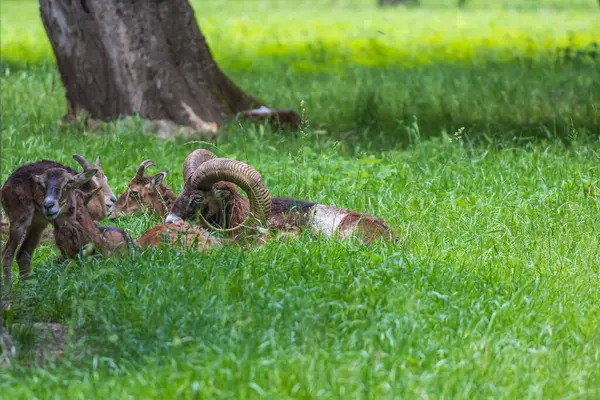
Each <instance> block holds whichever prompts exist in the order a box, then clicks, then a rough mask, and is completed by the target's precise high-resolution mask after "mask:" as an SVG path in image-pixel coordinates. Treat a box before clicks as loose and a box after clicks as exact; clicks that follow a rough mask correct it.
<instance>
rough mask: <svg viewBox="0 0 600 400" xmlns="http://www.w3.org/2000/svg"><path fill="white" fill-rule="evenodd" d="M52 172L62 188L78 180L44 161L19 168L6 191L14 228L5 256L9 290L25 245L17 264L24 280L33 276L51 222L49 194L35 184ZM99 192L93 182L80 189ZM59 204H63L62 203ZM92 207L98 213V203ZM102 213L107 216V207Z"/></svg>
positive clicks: (5, 204)
mask: <svg viewBox="0 0 600 400" xmlns="http://www.w3.org/2000/svg"><path fill="white" fill-rule="evenodd" d="M50 171H53V174H54V175H55V176H54V177H53V178H52V179H53V182H58V184H64V182H66V181H67V180H69V179H73V178H74V177H75V176H77V172H76V171H75V170H73V169H72V168H69V167H66V166H64V165H62V164H59V163H57V162H54V161H48V160H42V161H38V162H36V163H31V164H25V165H23V166H21V167H19V168H17V169H16V170H15V171H14V172H13V173H12V175H10V176H9V177H8V179H7V180H6V182H5V183H4V186H3V187H2V196H1V197H2V206H3V208H4V211H5V212H6V214H7V216H8V220H9V225H10V227H9V233H8V240H7V241H6V244H5V246H4V250H3V253H2V264H3V268H4V282H5V283H6V285H7V286H8V287H10V283H11V280H12V261H13V257H14V255H15V251H16V250H17V247H19V244H21V242H22V244H21V246H20V248H19V251H18V253H17V263H18V264H19V275H20V276H21V278H22V279H24V278H26V277H27V276H29V273H30V266H31V257H32V255H33V252H34V250H35V248H36V247H37V245H38V243H39V241H40V238H41V236H42V233H43V231H44V229H45V228H46V226H48V223H49V221H48V219H47V218H46V216H45V214H44V211H43V202H44V198H45V191H44V190H43V189H42V187H41V186H40V184H39V183H37V182H36V181H35V179H38V178H35V177H36V176H37V177H43V176H48V175H47V174H48V173H50ZM39 179H45V178H39ZM97 188H98V186H97V185H96V184H95V183H93V182H91V181H89V180H88V181H86V182H85V183H83V184H82V185H81V186H80V189H81V190H82V191H84V192H92V191H94V190H96V189H97ZM65 194H66V193H65V192H63V193H62V195H65ZM62 195H61V196H62ZM56 200H57V201H58V202H59V203H60V199H56ZM90 204H91V208H92V210H94V211H97V209H96V208H94V207H95V206H94V203H93V202H90ZM101 209H102V210H103V212H106V207H105V206H104V205H102V207H101ZM92 210H90V211H92Z"/></svg>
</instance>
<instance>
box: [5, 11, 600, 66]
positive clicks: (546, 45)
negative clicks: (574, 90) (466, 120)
mask: <svg viewBox="0 0 600 400" xmlns="http://www.w3.org/2000/svg"><path fill="white" fill-rule="evenodd" d="M373 3H375V2H373ZM36 4H37V3H36V2H25V4H21V3H20V2H12V1H11V2H6V3H4V4H3V5H2V10H3V12H2V17H1V18H2V19H1V23H2V28H1V35H2V44H1V51H2V59H3V62H5V63H13V64H17V65H20V64H23V63H25V64H32V63H39V62H52V60H53V56H52V49H51V47H50V43H49V41H48V39H47V38H46V35H45V31H44V28H43V26H42V23H41V19H40V18H39V17H37V14H38V11H37V6H36ZM194 4H195V7H196V11H197V17H198V21H199V23H200V26H201V29H202V31H203V33H204V34H205V35H206V37H207V39H208V42H209V45H210V46H211V48H212V50H213V53H214V54H215V56H216V58H217V60H219V62H221V63H223V65H224V66H225V67H226V68H231V69H248V68H250V69H252V68H260V67H264V65H265V64H281V63H283V64H284V65H286V67H287V68H289V69H291V70H292V71H296V72H319V71H330V70H331V69H332V68H337V69H344V68H346V67H347V66H348V65H358V66H368V67H390V66H393V67H398V66H400V67H405V68H413V67H424V66H428V65H432V64H436V63H439V62H444V63H459V64H469V65H475V66H477V65H485V64H487V63H498V62H502V63H517V64H519V63H522V62H528V63H531V62H534V63H536V62H548V61H557V56H558V54H559V50H560V49H563V48H567V47H568V48H571V49H572V50H573V52H576V51H577V50H580V49H586V48H588V47H589V46H590V45H591V44H592V43H594V42H598V37H600V16H598V14H597V13H594V12H585V11H583V10H581V9H577V8H576V9H575V10H572V11H556V10H552V9H547V10H538V11H536V12H529V13H516V12H514V11H510V10H502V9H500V10H498V9H492V10H486V9H476V10H469V11H460V10H456V9H447V10H440V9H431V8H424V9H416V10H413V9H409V10H406V9H400V10H397V9H392V10H389V9H383V10H381V9H378V8H376V7H374V6H373V5H371V6H367V5H365V4H363V5H362V7H360V8H352V7H349V8H341V9H340V8H337V7H335V6H334V7H332V8H327V7H323V6H321V7H319V8H316V9H315V8H310V7H308V6H304V7H299V8H297V9H293V8H292V9H291V10H290V9H288V8H285V7H281V6H280V7H273V8H268V9H260V8H259V9H256V8H255V7H251V6H248V5H246V6H244V5H243V3H241V4H240V5H239V8H234V7H232V8H220V7H218V6H217V7H211V3H208V4H205V3H194ZM217 4H218V3H217ZM32 15H35V16H36V17H37V18H35V19H33V20H32V19H31V16H32Z"/></svg>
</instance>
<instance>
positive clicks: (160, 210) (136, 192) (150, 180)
mask: <svg viewBox="0 0 600 400" xmlns="http://www.w3.org/2000/svg"><path fill="white" fill-rule="evenodd" d="M166 175H167V172H166V171H161V172H159V173H158V174H156V175H154V176H153V177H150V176H147V175H144V176H143V178H142V179H138V178H137V177H134V178H133V179H132V180H131V182H129V185H128V187H127V189H125V192H123V194H121V196H119V198H118V199H117V203H116V205H115V216H132V215H136V214H141V213H143V212H146V211H148V212H152V213H155V214H157V215H159V216H160V217H161V218H163V217H165V216H166V215H167V213H168V212H169V209H170V208H171V205H172V204H173V202H174V201H175V198H176V196H175V194H174V193H173V192H172V191H171V189H169V188H168V186H166V185H164V184H163V183H162V182H163V180H164V178H165V177H166Z"/></svg>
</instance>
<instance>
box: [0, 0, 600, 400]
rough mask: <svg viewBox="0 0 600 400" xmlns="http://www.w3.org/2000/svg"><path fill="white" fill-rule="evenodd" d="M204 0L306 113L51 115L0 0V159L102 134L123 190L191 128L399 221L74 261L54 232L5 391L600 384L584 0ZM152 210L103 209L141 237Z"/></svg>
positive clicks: (28, 300) (577, 391)
mask: <svg viewBox="0 0 600 400" xmlns="http://www.w3.org/2000/svg"><path fill="white" fill-rule="evenodd" d="M192 3H193V5H194V7H195V9H196V13H197V19H198V21H199V24H200V27H201V29H202V30H203V33H204V34H205V35H206V37H207V40H208V43H209V45H210V46H211V49H212V52H213V54H214V56H215V58H216V59H217V61H218V62H219V64H220V65H221V67H222V68H223V69H224V70H225V71H226V73H227V74H228V75H229V76H231V77H232V78H233V79H234V80H235V81H236V82H237V83H238V84H239V85H240V86H241V87H243V88H244V89H245V90H247V91H248V92H250V93H252V94H255V95H257V96H258V97H259V98H261V99H263V100H264V101H266V102H267V103H268V104H272V105H274V106H277V107H282V108H288V107H289V108H294V109H296V110H298V111H299V112H301V113H302V115H303V116H304V118H305V124H304V125H303V127H302V129H301V130H300V131H299V132H274V131H272V130H271V129H269V128H268V127H263V126H257V125H251V124H244V123H239V122H233V123H231V124H229V125H228V126H226V127H224V128H223V130H222V132H221V135H220V137H219V139H218V140H217V141H216V142H213V143H207V142H205V141H202V140H198V141H192V142H186V141H184V140H182V139H172V140H168V141H166V142H163V141H161V140H158V139H154V138H151V137H148V136H146V135H144V134H143V133H142V128H141V126H142V124H141V122H139V121H135V120H134V121H133V122H129V123H114V124H111V125H109V126H107V127H104V128H103V129H102V130H101V131H100V132H97V133H92V132H85V131H82V130H77V129H71V130H67V131H59V130H58V128H57V122H58V120H59V119H60V117H61V116H62V115H63V114H64V112H65V109H66V107H65V101H64V93H63V90H62V87H61V86H60V79H59V76H58V72H57V70H56V67H55V65H54V60H53V56H52V50H51V48H50V45H49V43H48V41H47V39H46V36H45V32H44V29H43V26H42V24H41V21H40V18H39V14H38V11H37V2H35V1H31V0H27V1H23V0H19V1H14V0H0V11H1V13H0V15H1V16H0V23H1V27H0V35H1V36H0V39H1V43H0V50H1V56H2V59H1V64H0V67H1V70H0V74H1V77H2V81H1V99H0V100H1V105H2V116H1V118H2V121H1V122H2V131H1V133H2V136H1V171H0V172H1V178H2V179H1V181H2V182H4V181H5V180H6V178H7V177H8V176H9V175H10V173H11V172H12V171H14V169H15V168H16V167H17V166H19V165H21V164H23V163H26V162H32V161H35V160H38V159H41V158H46V159H53V160H56V161H59V162H63V163H66V164H69V165H71V166H75V165H76V164H75V163H74V161H73V160H72V159H71V156H72V154H73V153H75V152H78V153H80V154H83V155H84V156H86V157H88V158H93V157H95V155H98V154H99V155H100V156H101V160H102V166H103V169H104V171H105V173H106V174H107V176H108V178H109V183H110V184H111V186H112V188H113V190H114V192H115V193H119V194H120V193H121V192H123V191H124V190H125V188H126V186H127V183H128V182H129V180H130V179H131V177H133V175H134V173H135V169H136V168H137V166H138V165H139V163H140V162H141V161H143V160H145V159H148V158H150V159H152V160H153V161H155V162H156V164H157V166H158V168H159V169H167V170H169V175H168V177H167V183H168V184H169V185H170V187H171V188H172V189H173V190H174V191H175V192H178V191H179V190H180V188H181V186H182V184H183V181H182V172H181V166H182V163H183V160H184V158H185V157H186V155H187V154H189V152H190V151H192V150H194V149H196V148H199V147H202V148H207V149H209V150H211V151H213V152H215V153H216V154H217V155H219V156H224V157H231V158H236V159H239V160H242V161H244V162H247V163H249V164H250V165H252V166H254V167H255V168H256V169H257V170H258V171H259V172H260V173H261V174H262V176H263V178H264V181H265V184H266V185H267V187H269V189H270V190H271V193H272V195H273V196H280V197H295V198H299V199H304V200H310V201H314V202H319V203H324V204H330V205H335V206H339V207H346V208H350V209H353V210H356V211H361V212H367V213H371V214H374V215H378V216H381V217H383V218H385V219H386V220H387V221H388V222H389V223H390V225H392V226H393V227H395V228H396V229H397V230H398V231H399V232H400V233H401V234H402V236H403V238H404V240H403V242H402V243H401V244H399V245H376V246H366V245H361V244H357V243H348V242H340V241H335V240H327V239H324V238H314V237H309V236H308V235H306V236H305V237H302V238H300V239H298V240H296V241H291V242H286V243H277V242H272V243H270V244H268V245H266V246H265V247H263V248H261V249H250V250H247V251H243V250H241V249H239V248H236V247H228V248H224V249H220V250H214V251H212V252H210V253H208V254H198V253H197V252H193V251H176V250H173V249H168V248H164V249H157V250H149V251H146V252H143V253H139V254H136V255H135V256H134V257H130V258H126V259H122V260H118V259H110V258H107V257H100V258H94V259H85V260H84V259H81V260H77V261H76V262H75V263H72V264H70V265H69V266H68V267H65V266H64V265H61V264H58V263H57V262H56V255H57V251H56V250H55V249H54V248H53V247H52V246H42V247H41V248H40V249H39V250H38V251H37V252H36V254H35V256H34V261H33V266H34V275H33V277H32V279H30V280H29V281H27V282H25V283H21V282H20V281H19V280H18V279H15V282H14V287H13V293H12V297H13V307H12V310H11V311H10V315H8V316H9V318H8V320H7V321H6V322H7V323H8V325H9V326H7V328H8V330H9V331H11V333H12V334H13V336H14V337H15V339H16V340H17V341H18V342H19V343H20V346H21V349H20V350H21V352H20V356H19V358H17V359H13V360H11V361H10V363H8V364H6V363H5V365H6V366H5V368H3V369H0V398H6V399H9V398H10V399H18V398H24V399H25V398H26V399H31V398H86V399H88V398H101V399H108V398H124V397H135V398H165V399H168V398H232V397H233V398H277V399H279V398H403V397H406V398H424V399H428V398H468V399H471V398H490V397H493V398H511V399H512V398H598V396H599V395H600V369H599V368H598V365H600V331H599V330H598V326H600V307H599V306H598V304H599V303H600V292H599V287H600V253H599V250H600V240H599V232H598V227H599V226H600V204H599V200H598V197H597V196H598V189H597V187H598V186H599V185H600V166H599V165H600V163H599V160H600V142H599V141H598V134H600V110H599V107H600V73H599V72H598V71H599V67H600V65H599V64H600V55H598V53H597V51H598V42H599V41H600V40H599V38H600V8H598V4H597V2H595V1H593V0H590V1H584V0H574V1H569V2H567V1H558V0H540V1H533V0H532V1H528V2H517V1H504V2H500V1H492V0H488V1H483V0H478V1H472V2H468V6H467V8H466V9H464V10H459V9H457V8H455V7H454V4H455V2H441V1H435V0H430V1H423V2H422V6H421V7H418V8H404V7H401V8H398V9H384V10H381V9H378V8H376V7H375V6H374V3H375V2H374V1H372V2H371V1H369V2H367V1H364V0H360V1H359V0H354V1H352V0H347V1H343V0H339V1H321V2H317V1H315V0H312V1H309V0H299V1H296V2H294V4H293V5H290V4H289V3H288V2H284V1H279V0H272V1H267V0H262V1H258V0H257V1H241V0H239V1H238V0H234V1H218V0H212V1H203V2H200V1H195V2H192ZM157 170H158V169H156V171H157ZM588 192H589V193H591V195H587V193H588ZM159 222H160V221H159V220H158V219H157V218H154V217H150V216H141V217H135V218H121V219H119V220H117V221H116V222H115V223H114V225H116V226H120V227H123V228H125V229H126V230H127V231H128V232H130V233H131V234H132V236H134V237H138V236H139V235H140V234H141V233H142V232H143V231H144V230H145V229H147V228H149V227H151V226H153V225H155V224H157V223H159ZM14 271H15V275H16V272H17V269H16V268H15V269H14ZM34 322H59V323H62V324H65V325H68V326H69V346H68V348H67V351H66V352H65V354H64V357H63V359H62V360H61V361H60V362H58V363H56V364H50V365H44V366H40V365H36V364H35V362H32V361H33V356H32V347H33V345H32V343H33V342H34V341H35V338H34V337H33V336H32V335H33V334H32V330H31V329H28V328H27V326H28V325H30V324H32V323H34ZM14 323H20V324H21V327H20V328H18V329H17V328H14V329H13V328H12V326H13V325H14Z"/></svg>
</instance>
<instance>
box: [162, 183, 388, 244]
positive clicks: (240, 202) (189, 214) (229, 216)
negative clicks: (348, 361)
mask: <svg viewBox="0 0 600 400" xmlns="http://www.w3.org/2000/svg"><path fill="white" fill-rule="evenodd" d="M223 193H228V197H227V199H226V201H225V212H224V213H223V212H222V211H221V210H222V209H223V207H222V205H221V203H222V201H223V200H222V199H220V198H217V196H216V194H220V196H221V198H222V197H223ZM193 196H202V200H203V201H202V202H201V203H200V205H198V204H196V205H194V203H193V202H192V201H190V200H191V199H192V198H193ZM316 205H317V204H315V203H309V202H305V201H301V200H294V199H284V198H273V199H271V212H270V214H269V227H270V228H271V229H272V230H274V231H278V232H288V233H290V234H291V235H292V236H294V237H295V236H298V235H299V234H300V233H301V231H302V230H303V229H306V227H307V225H308V223H309V218H310V214H309V213H310V210H311V209H312V207H314V206H316ZM177 206H180V207H177ZM185 206H187V207H185ZM182 209H183V210H184V211H183V212H182V211H181V210H182ZM249 209H250V204H249V202H248V200H247V199H246V198H245V197H244V196H242V194H241V193H240V192H239V191H238V190H237V188H236V187H235V185H233V184H232V183H229V182H217V183H216V184H215V185H213V188H212V189H211V190H210V191H201V190H198V189H196V190H191V189H190V188H188V189H187V190H186V189H184V191H183V192H182V194H180V198H178V199H177V201H176V203H175V205H174V206H173V208H172V209H171V214H174V215H177V216H179V217H181V218H183V219H184V220H188V221H189V220H192V221H193V220H194V216H195V213H196V212H198V211H200V212H202V215H203V216H204V218H205V219H206V220H207V221H208V222H211V223H212V224H214V225H216V226H219V227H224V226H225V227H226V228H231V227H233V226H236V225H239V224H240V223H242V222H243V221H244V219H245V217H246V215H247V213H248V211H249ZM340 212H344V213H348V215H347V216H346V217H344V219H343V220H342V221H341V223H340V226H339V227H338V232H337V237H339V238H341V239H345V238H349V237H359V238H361V239H362V240H363V241H365V242H367V243H370V242H372V241H374V240H377V239H380V238H381V239H383V240H388V241H395V240H396V239H397V238H398V234H397V233H396V232H395V231H394V229H392V228H391V227H389V226H388V225H387V224H386V222H385V221H384V220H383V219H381V218H378V217H373V216H370V215H367V214H360V213H357V212H353V211H349V210H344V209H340ZM224 218H225V219H226V223H225V224H224V221H223V219H224ZM265 237H266V236H265Z"/></svg>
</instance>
